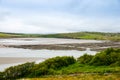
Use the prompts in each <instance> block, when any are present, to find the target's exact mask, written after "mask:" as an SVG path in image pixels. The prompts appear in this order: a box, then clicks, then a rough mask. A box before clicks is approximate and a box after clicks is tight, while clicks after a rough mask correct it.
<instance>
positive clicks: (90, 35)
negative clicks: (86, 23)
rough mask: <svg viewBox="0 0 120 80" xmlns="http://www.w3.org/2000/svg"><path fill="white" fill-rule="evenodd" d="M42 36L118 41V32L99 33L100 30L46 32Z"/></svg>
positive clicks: (119, 36) (119, 38)
mask: <svg viewBox="0 0 120 80" xmlns="http://www.w3.org/2000/svg"><path fill="white" fill-rule="evenodd" d="M42 37H50V38H51V37H55V38H71V39H94V40H114V41H120V33H101V32H76V33H62V34H48V35H42Z"/></svg>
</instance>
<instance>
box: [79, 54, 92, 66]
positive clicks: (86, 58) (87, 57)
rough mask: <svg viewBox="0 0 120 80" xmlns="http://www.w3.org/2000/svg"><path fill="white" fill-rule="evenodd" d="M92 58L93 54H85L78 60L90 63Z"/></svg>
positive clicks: (82, 62)
mask: <svg viewBox="0 0 120 80" xmlns="http://www.w3.org/2000/svg"><path fill="white" fill-rule="evenodd" d="M92 58H93V55H89V54H84V55H83V56H81V57H79V58H78V59H77V61H78V62H79V63H81V64H89V62H90V61H91V60H92Z"/></svg>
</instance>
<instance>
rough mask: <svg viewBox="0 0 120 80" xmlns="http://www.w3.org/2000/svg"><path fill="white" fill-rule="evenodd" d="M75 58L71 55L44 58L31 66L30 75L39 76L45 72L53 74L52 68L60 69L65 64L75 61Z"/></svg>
mask: <svg viewBox="0 0 120 80" xmlns="http://www.w3.org/2000/svg"><path fill="white" fill-rule="evenodd" d="M75 62H76V60H75V59H74V58H73V57H67V56H64V57H55V58H50V59H47V60H45V61H44V62H42V63H40V64H36V65H35V66H34V67H33V68H32V70H31V71H32V72H31V74H30V76H34V77H36V76H41V75H47V74H54V73H55V72H54V70H58V69H61V68H63V67H65V66H68V65H71V64H73V63H75Z"/></svg>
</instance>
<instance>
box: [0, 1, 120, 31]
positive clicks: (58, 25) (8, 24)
mask: <svg viewBox="0 0 120 80" xmlns="http://www.w3.org/2000/svg"><path fill="white" fill-rule="evenodd" d="M79 31H99V32H120V0H0V32H16V33H65V32H79Z"/></svg>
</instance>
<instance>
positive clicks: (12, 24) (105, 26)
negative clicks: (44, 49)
mask: <svg viewBox="0 0 120 80" xmlns="http://www.w3.org/2000/svg"><path fill="white" fill-rule="evenodd" d="M32 15H34V16H32ZM119 21H120V19H116V20H114V19H113V18H112V19H105V18H99V19H97V18H94V19H91V18H87V17H78V16H75V15H71V16H70V15H69V16H68V15H67V16H66V15H60V14H59V16H58V15H52V14H51V15H48V14H31V16H30V14H29V15H25V16H20V17H18V16H17V17H16V16H8V17H6V19H5V20H4V21H2V22H0V31H2V32H17V33H21V32H22V33H62V32H73V31H108V32H116V31H117V32H120V30H119V29H118V28H119V27H120V23H119Z"/></svg>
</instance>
